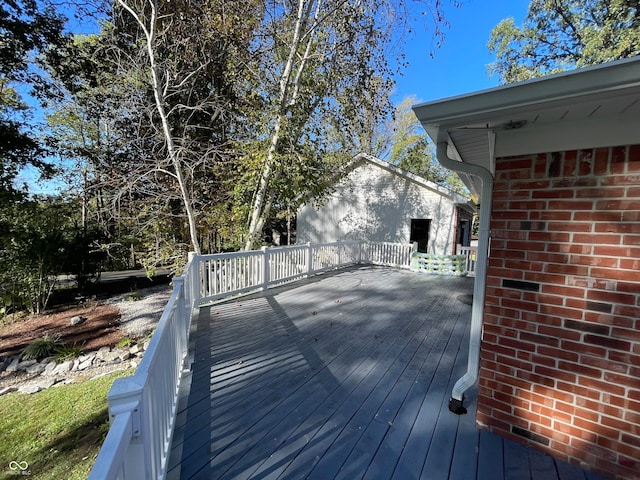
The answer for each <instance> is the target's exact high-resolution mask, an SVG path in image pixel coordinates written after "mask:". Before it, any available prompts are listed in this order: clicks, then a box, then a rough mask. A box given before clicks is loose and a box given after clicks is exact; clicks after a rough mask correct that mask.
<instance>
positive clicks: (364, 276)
mask: <svg viewBox="0 0 640 480" xmlns="http://www.w3.org/2000/svg"><path fill="white" fill-rule="evenodd" d="M472 288H473V279H468V278H456V277H438V276H429V275H421V274H416V273H412V272H408V271H401V270H394V269H385V268H371V267H366V268H354V269H346V270H341V271H338V272H333V273H330V274H325V275H321V276H318V277H314V278H311V279H308V280H304V281H301V282H297V283H294V284H290V285H288V286H284V287H279V288H277V289H273V290H269V291H267V292H264V293H261V294H257V295H252V296H250V297H244V298H241V299H235V300H233V301H227V302H224V303H219V304H217V305H214V306H211V307H207V308H203V309H201V312H200V317H199V319H198V320H197V322H196V324H195V326H194V330H195V332H194V333H193V334H192V339H191V343H192V350H191V352H192V355H193V365H192V369H191V373H190V374H189V375H187V376H185V378H184V380H183V382H182V385H181V399H180V403H179V411H178V417H177V424H176V430H175V433H174V437H173V444H172V450H171V456H170V459H169V472H168V478H169V479H178V478H181V479H191V478H194V479H214V478H216V479H217V478H227V479H231V478H235V479H247V478H255V479H267V478H273V479H275V478H283V479H284V478H287V479H289V478H310V479H323V480H326V479H333V478H341V479H348V480H352V479H356V478H371V479H402V480H405V479H412V478H427V479H464V480H468V479H474V478H477V479H490V480H500V479H538V478H539V479H544V480H553V479H587V478H588V479H596V478H599V477H597V476H595V475H592V474H587V473H585V472H583V471H581V470H578V469H576V468H575V467H572V466H570V465H568V464H564V463H560V462H556V461H554V460H553V459H552V458H551V457H549V456H546V455H543V454H540V453H537V452H535V451H534V450H530V449H527V448H525V447H522V446H520V445H517V444H515V443H512V442H509V441H504V440H502V439H501V438H499V437H497V436H495V435H493V434H490V433H488V432H486V431H480V430H477V429H476V428H475V426H474V411H475V399H474V398H471V403H470V405H469V410H470V412H469V414H468V415H463V416H456V415H454V414H452V413H450V412H449V411H448V408H447V406H448V401H449V395H450V392H451V388H452V386H453V383H454V382H455V381H456V380H457V379H458V378H459V377H460V376H461V375H462V374H463V373H464V370H465V368H466V351H467V344H468V334H469V328H468V327H469V320H470V316H471V313H470V312H471V308H470V306H469V305H467V304H465V303H463V302H461V301H459V300H457V297H458V296H460V295H463V294H469V293H471V291H472ZM469 393H470V394H471V397H473V395H474V393H473V392H469Z"/></svg>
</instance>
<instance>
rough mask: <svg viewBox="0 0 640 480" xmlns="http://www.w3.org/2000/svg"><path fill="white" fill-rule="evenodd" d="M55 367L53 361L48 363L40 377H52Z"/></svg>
mask: <svg viewBox="0 0 640 480" xmlns="http://www.w3.org/2000/svg"><path fill="white" fill-rule="evenodd" d="M57 365H58V364H57V363H56V362H55V360H53V361H50V362H48V363H47V364H46V366H45V367H44V370H43V371H42V375H52V374H53V371H54V370H55V368H56V366H57Z"/></svg>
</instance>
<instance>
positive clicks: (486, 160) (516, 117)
mask: <svg viewBox="0 0 640 480" xmlns="http://www.w3.org/2000/svg"><path fill="white" fill-rule="evenodd" d="M413 110H414V112H415V114H416V116H417V117H418V120H419V121H420V123H421V124H422V125H423V126H424V128H425V130H426V131H427V133H428V134H429V136H430V137H431V139H432V140H433V141H434V142H435V143H440V142H447V143H448V145H449V155H450V157H451V158H457V159H458V160H460V161H463V162H468V163H473V164H476V165H479V166H482V167H484V168H487V169H488V170H489V171H491V172H492V173H494V170H495V159H496V158H499V157H509V156H516V155H525V154H534V153H546V152H554V151H563V150H574V149H587V148H589V149H590V148H598V147H609V146H615V145H626V144H634V143H640V56H638V57H633V58H630V59H625V60H619V61H616V62H611V63H607V64H603V65H599V66H596V67H589V68H583V69H578V70H573V71H571V72H565V73H561V74H557V75H550V76H547V77H542V78H538V79H534V80H529V81H526V82H520V83H515V84H511V85H506V86H502V87H497V88H493V89H490V90H484V91H480V92H476V93H471V94H468V95H461V96H457V97H451V98H446V99H443V100H438V101H435V102H428V103H423V104H420V105H415V106H414V107H413ZM461 177H462V180H463V181H464V182H465V184H467V186H468V187H469V188H470V190H471V191H472V193H474V195H476V196H477V195H478V192H479V188H478V184H477V179H474V178H473V177H471V176H466V175H464V174H462V175H461Z"/></svg>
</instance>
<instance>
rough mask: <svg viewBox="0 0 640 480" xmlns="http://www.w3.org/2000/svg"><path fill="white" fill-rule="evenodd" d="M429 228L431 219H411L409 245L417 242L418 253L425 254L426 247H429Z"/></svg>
mask: <svg viewBox="0 0 640 480" xmlns="http://www.w3.org/2000/svg"><path fill="white" fill-rule="evenodd" d="M430 227H431V219H428V218H413V219H411V236H410V237H409V241H410V242H411V243H413V242H418V251H419V252H421V253H427V246H428V245H429V229H430Z"/></svg>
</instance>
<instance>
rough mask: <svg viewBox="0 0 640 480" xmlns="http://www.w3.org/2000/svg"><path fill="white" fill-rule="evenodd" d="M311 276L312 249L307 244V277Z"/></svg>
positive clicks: (309, 243) (309, 244)
mask: <svg viewBox="0 0 640 480" xmlns="http://www.w3.org/2000/svg"><path fill="white" fill-rule="evenodd" d="M311 275H313V249H312V248H311V242H307V277H310V276H311Z"/></svg>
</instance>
